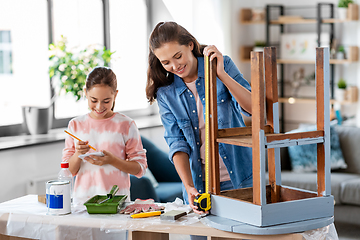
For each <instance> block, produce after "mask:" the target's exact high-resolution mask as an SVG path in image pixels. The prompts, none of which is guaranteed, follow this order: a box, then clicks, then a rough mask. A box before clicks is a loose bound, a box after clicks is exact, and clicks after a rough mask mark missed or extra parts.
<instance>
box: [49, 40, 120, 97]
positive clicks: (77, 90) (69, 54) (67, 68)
mask: <svg viewBox="0 0 360 240" xmlns="http://www.w3.org/2000/svg"><path fill="white" fill-rule="evenodd" d="M49 50H50V57H49V61H50V66H49V76H50V78H51V81H52V86H53V88H54V89H55V92H57V94H67V93H70V94H72V95H73V96H75V98H76V101H78V100H80V99H81V97H82V95H83V89H84V86H85V80H86V76H87V74H88V73H89V72H90V71H91V70H92V69H93V68H94V67H96V66H109V63H110V60H111V56H112V54H113V53H114V52H111V51H110V50H108V49H106V47H101V46H95V45H90V46H88V47H87V48H85V49H78V48H72V49H69V47H68V46H67V39H66V38H65V37H64V36H61V40H60V41H59V42H58V43H56V44H55V43H51V44H50V45H49Z"/></svg>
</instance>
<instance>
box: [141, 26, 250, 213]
mask: <svg viewBox="0 0 360 240" xmlns="http://www.w3.org/2000/svg"><path fill="white" fill-rule="evenodd" d="M149 47H150V53H149V67H148V79H147V86H146V94H147V98H148V100H149V102H150V103H153V102H154V101H155V99H156V100H157V103H158V106H159V112H160V116H161V120H162V123H163V125H164V128H165V134H164V137H165V140H166V142H167V144H168V145H169V158H170V160H171V161H172V162H173V163H174V165H175V168H176V170H177V172H178V173H179V176H180V178H181V180H182V182H183V185H184V191H183V197H184V200H185V202H186V203H188V204H189V205H190V206H191V208H193V209H194V211H195V212H196V213H201V212H200V211H198V210H197V207H196V206H194V205H193V202H194V198H195V196H196V195H198V194H199V193H203V192H204V190H205V184H204V177H205V176H204V162H205V123H204V121H205V120H204V111H203V109H205V106H204V105H205V84H204V55H207V56H210V54H212V55H211V57H210V59H211V60H212V59H214V58H217V66H216V72H217V78H218V79H217V99H218V106H217V107H218V109H217V111H218V127H219V128H230V127H244V126H245V124H244V120H243V117H242V115H241V113H242V114H245V115H247V116H250V114H251V92H250V85H249V83H248V82H247V81H246V80H245V79H244V78H243V77H242V74H241V73H240V71H239V70H238V69H237V67H236V66H235V64H234V63H233V61H232V60H231V59H230V58H229V57H227V56H223V55H222V54H221V53H220V52H219V50H218V49H217V48H216V47H215V46H206V47H205V46H200V44H199V43H198V41H197V40H196V39H195V38H194V37H193V36H192V35H191V34H190V33H189V32H188V31H187V30H186V29H185V28H183V27H182V26H180V25H178V24H177V23H175V22H160V23H158V24H157V25H156V27H155V28H154V30H153V32H152V33H151V35H150V40H149ZM219 154H220V181H221V182H220V189H221V190H228V189H233V188H243V187H250V186H252V154H251V149H250V148H246V147H239V146H234V145H227V144H222V143H221V144H219Z"/></svg>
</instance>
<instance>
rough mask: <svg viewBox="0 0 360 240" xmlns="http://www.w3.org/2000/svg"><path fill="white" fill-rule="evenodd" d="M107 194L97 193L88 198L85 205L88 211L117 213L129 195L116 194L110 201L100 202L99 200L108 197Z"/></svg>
mask: <svg viewBox="0 0 360 240" xmlns="http://www.w3.org/2000/svg"><path fill="white" fill-rule="evenodd" d="M107 198H108V196H106V195H96V196H94V197H92V198H90V199H89V200H87V201H86V202H85V203H84V205H85V206H86V209H87V211H88V213H113V214H114V213H117V212H118V210H119V206H121V205H122V204H123V202H124V201H125V199H126V198H127V195H115V196H114V197H112V198H111V199H109V200H108V201H106V202H104V203H101V204H99V202H101V201H103V200H105V199H107Z"/></svg>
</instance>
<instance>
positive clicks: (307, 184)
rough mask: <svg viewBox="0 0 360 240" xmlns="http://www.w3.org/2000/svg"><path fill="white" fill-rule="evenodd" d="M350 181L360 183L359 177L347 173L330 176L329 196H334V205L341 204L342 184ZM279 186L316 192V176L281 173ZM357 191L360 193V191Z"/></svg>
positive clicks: (306, 173) (312, 173)
mask: <svg viewBox="0 0 360 240" xmlns="http://www.w3.org/2000/svg"><path fill="white" fill-rule="evenodd" d="M352 180H358V181H359V182H360V177H359V176H358V175H356V174H348V173H332V174H331V195H333V196H334V200H335V204H336V205H340V204H342V203H343V198H344V197H343V195H344V193H343V183H346V182H350V181H352ZM281 185H282V186H289V187H294V188H299V189H305V190H309V191H313V192H317V174H316V173H314V172H311V173H308V172H298V173H294V172H292V171H282V172H281ZM358 191H360V189H359V190H358ZM359 203H360V202H359Z"/></svg>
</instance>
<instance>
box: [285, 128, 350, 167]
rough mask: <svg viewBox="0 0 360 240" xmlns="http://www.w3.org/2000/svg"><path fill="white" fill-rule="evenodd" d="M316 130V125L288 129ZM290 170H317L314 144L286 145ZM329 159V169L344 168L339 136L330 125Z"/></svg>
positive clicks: (299, 130)
mask: <svg viewBox="0 0 360 240" xmlns="http://www.w3.org/2000/svg"><path fill="white" fill-rule="evenodd" d="M314 130H316V126H314V125H310V126H300V127H299V128H298V129H295V130H292V131H290V133H295V132H307V131H314ZM288 151H289V157H290V162H291V167H292V170H293V171H295V172H313V171H316V170H317V161H316V159H317V153H316V151H317V147H316V144H307V145H295V146H290V147H288ZM330 161H331V169H341V168H346V167H347V165H346V163H345V160H344V157H343V154H342V151H341V148H340V142H339V137H338V135H337V132H336V130H335V127H334V126H332V125H331V126H330Z"/></svg>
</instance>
